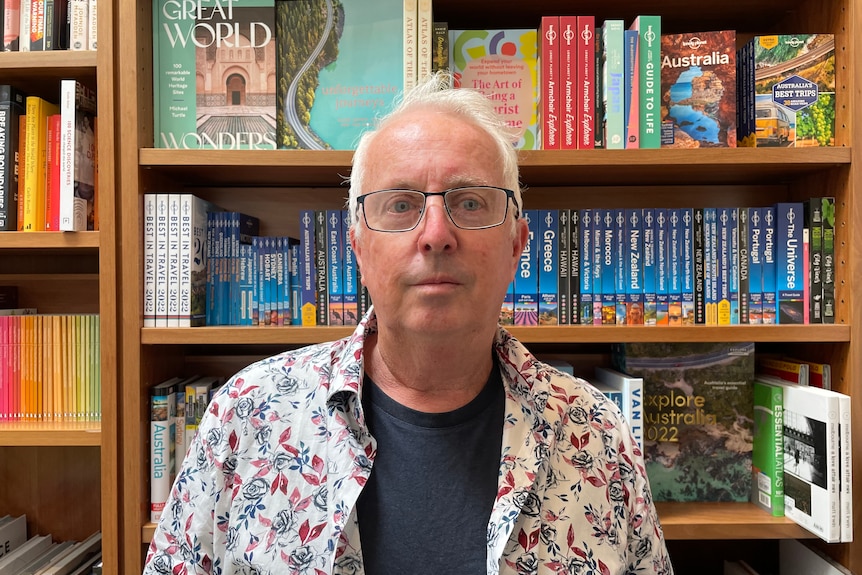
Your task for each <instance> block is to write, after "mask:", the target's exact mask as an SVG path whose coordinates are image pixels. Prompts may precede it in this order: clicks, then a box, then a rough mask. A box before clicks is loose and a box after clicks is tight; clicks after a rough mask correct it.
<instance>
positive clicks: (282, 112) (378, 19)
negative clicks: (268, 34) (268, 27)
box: [276, 0, 405, 150]
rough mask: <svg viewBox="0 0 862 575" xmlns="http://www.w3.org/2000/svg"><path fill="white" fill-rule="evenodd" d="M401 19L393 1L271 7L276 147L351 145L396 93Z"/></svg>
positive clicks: (313, 0)
mask: <svg viewBox="0 0 862 575" xmlns="http://www.w3.org/2000/svg"><path fill="white" fill-rule="evenodd" d="M404 17H405V16H404V3H403V2H401V1H400V0H361V1H355V2H332V3H329V2H324V1H323V0H300V1H282V0H279V1H278V2H276V38H277V41H276V43H277V46H276V59H277V64H276V75H277V77H278V78H279V83H278V87H277V92H276V100H277V102H278V106H277V110H276V142H277V147H278V148H286V149H312V150H322V149H334V150H352V149H353V148H354V147H355V146H356V143H357V140H358V138H359V136H360V134H361V133H362V132H363V131H364V130H365V129H366V128H367V127H368V126H370V125H372V124H373V123H374V120H375V118H376V117H377V116H379V115H381V114H384V113H385V112H386V111H388V110H390V109H391V107H392V103H393V100H394V98H395V97H396V96H397V95H398V94H399V93H401V92H402V90H403V89H404V39H403V23H404ZM369 38H374V41H373V42H369V41H368V40H369ZM384 54H385V57H381V55H384Z"/></svg>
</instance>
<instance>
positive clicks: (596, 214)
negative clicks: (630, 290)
mask: <svg viewBox="0 0 862 575" xmlns="http://www.w3.org/2000/svg"><path fill="white" fill-rule="evenodd" d="M592 230H593V242H592V243H593V281H592V284H593V287H592V290H593V325H602V324H603V323H604V317H603V314H602V308H603V306H604V302H603V301H602V291H603V289H604V280H603V274H602V270H603V269H604V264H603V259H604V258H603V254H604V218H603V210H601V209H595V210H593V225H592Z"/></svg>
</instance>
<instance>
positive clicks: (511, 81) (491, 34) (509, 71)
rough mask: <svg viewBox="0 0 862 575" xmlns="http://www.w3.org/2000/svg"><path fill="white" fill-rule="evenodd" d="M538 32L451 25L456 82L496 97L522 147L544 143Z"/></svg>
mask: <svg viewBox="0 0 862 575" xmlns="http://www.w3.org/2000/svg"><path fill="white" fill-rule="evenodd" d="M538 50H539V45H538V32H537V30H536V29H535V28H525V29H509V30H449V53H450V69H451V70H452V74H453V76H454V85H455V88H473V89H475V90H478V91H480V92H482V93H483V94H485V95H486V96H487V97H488V98H490V99H491V100H493V101H494V103H495V109H496V111H497V114H499V115H500V116H501V117H502V118H503V119H504V121H505V122H506V123H507V124H508V125H509V127H511V128H512V129H513V130H514V131H515V132H516V134H515V135H516V136H517V138H518V139H517V140H516V141H515V146H516V147H517V148H518V149H521V150H536V149H540V148H541V147H542V136H541V122H540V121H539V107H538V102H539V86H538V83H537V64H538V58H537V55H538Z"/></svg>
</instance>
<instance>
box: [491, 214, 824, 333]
mask: <svg viewBox="0 0 862 575" xmlns="http://www.w3.org/2000/svg"><path fill="white" fill-rule="evenodd" d="M806 206H809V207H808V209H806ZM816 212H821V213H833V214H834V198H831V197H825V198H824V197H820V198H812V199H811V200H810V201H809V202H807V203H803V202H783V203H779V204H776V205H774V206H766V207H757V208H670V209H664V208H643V209H641V208H635V209H622V208H620V209H600V208H599V209H581V210H525V212H524V218H525V219H526V220H527V221H528V225H529V227H530V235H529V237H530V240H529V241H528V243H527V246H526V247H525V249H524V252H523V253H522V255H521V261H520V263H519V266H518V271H517V272H516V276H515V279H514V281H513V282H512V284H511V285H510V289H509V292H508V295H507V298H506V301H505V302H504V304H503V307H502V309H501V322H502V323H503V324H515V325H560V324H562V325H566V324H585V325H608V324H614V325H622V324H626V325H696V324H702V325H732V324H763V323H765V324H772V323H796V324H801V323H834V305H835V303H834V302H835V295H834V245H835V241H834V223H833V220H834V217H833V216H830V217H821V218H820V220H821V221H816V220H814V219H812V218H811V214H813V213H816ZM805 218H808V219H810V220H812V221H811V222H808V223H806V224H805V226H803V222H805ZM814 229H819V230H820V232H819V233H820V234H821V235H822V237H823V238H824V240H823V241H822V242H821V243H820V245H819V246H818V247H816V248H812V245H811V243H810V242H809V241H808V240H807V239H806V238H808V237H809V236H810V235H816V234H811V233H809V232H811V231H812V230H814ZM827 237H828V238H829V239H828V240H826V239H825V238H827ZM815 262H819V263H815ZM818 266H819V274H816V273H814V270H815V269H817V268H818ZM809 271H811V273H809ZM817 277H819V278H821V279H820V280H819V281H818V280H817V279H816V278H817Z"/></svg>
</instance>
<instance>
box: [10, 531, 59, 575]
mask: <svg viewBox="0 0 862 575" xmlns="http://www.w3.org/2000/svg"><path fill="white" fill-rule="evenodd" d="M53 543H54V541H53V539H52V538H51V536H50V535H34V536H32V537H30V538H29V539H27V541H25V542H24V543H22V544H21V545H19V546H18V547H17V548H16V549H14V550H13V551H11V552H9V553H7V554H6V555H4V556H3V558H2V559H0V575H16V574H17V573H19V572H20V570H21V569H22V568H23V567H24V566H26V565H28V564H29V563H30V562H31V561H33V560H34V559H36V558H37V557H39V556H40V555H42V554H44V553H47V552H48V551H49V550H50V549H51V545H52V544H53Z"/></svg>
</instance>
